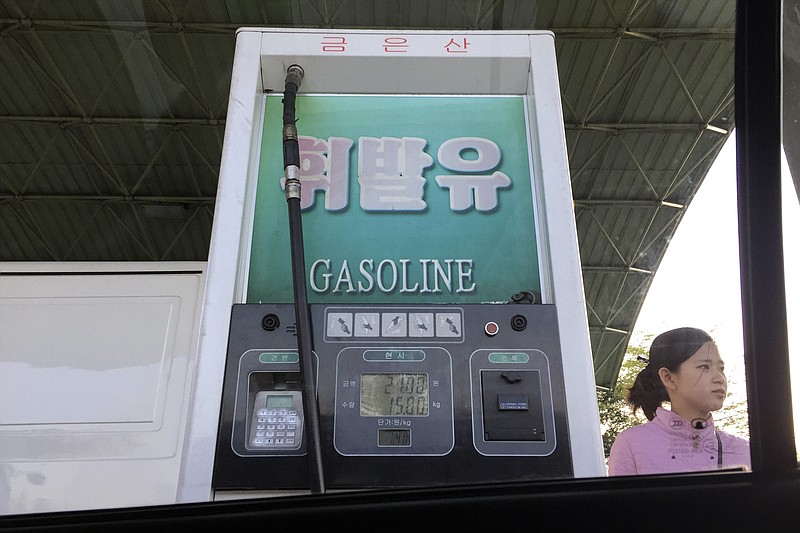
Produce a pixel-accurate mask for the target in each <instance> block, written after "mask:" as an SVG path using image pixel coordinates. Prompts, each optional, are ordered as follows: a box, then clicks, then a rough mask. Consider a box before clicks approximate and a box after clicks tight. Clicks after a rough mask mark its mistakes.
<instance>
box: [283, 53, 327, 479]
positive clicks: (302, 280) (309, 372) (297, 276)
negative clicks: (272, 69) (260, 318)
mask: <svg viewBox="0 0 800 533" xmlns="http://www.w3.org/2000/svg"><path fill="white" fill-rule="evenodd" d="M303 75H304V72H303V68H302V67H300V66H299V65H292V66H290V67H289V68H288V69H287V71H286V87H285V90H284V93H283V167H284V172H285V174H286V176H285V177H286V182H285V189H286V203H287V205H288V208H289V240H290V242H291V249H292V281H293V286H294V309H295V320H296V322H297V351H298V354H299V360H300V386H301V389H302V391H303V411H304V412H305V427H306V435H307V440H306V442H307V448H308V461H309V464H308V467H309V473H310V477H311V492H312V493H314V494H322V493H324V492H325V476H324V473H323V468H322V450H321V445H320V430H319V405H318V403H317V390H316V379H315V376H316V368H315V363H316V361H315V359H314V339H313V337H312V332H311V313H310V309H309V306H308V294H307V289H306V260H305V253H304V250H303V223H302V217H301V215H300V146H299V144H298V139H297V126H296V124H295V122H296V119H295V101H296V98H297V90H298V89H299V88H300V83H301V82H302V81H303Z"/></svg>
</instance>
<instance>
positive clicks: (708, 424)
mask: <svg viewBox="0 0 800 533" xmlns="http://www.w3.org/2000/svg"><path fill="white" fill-rule="evenodd" d="M653 422H654V423H656V424H658V425H659V426H660V427H661V428H663V429H664V431H666V432H667V433H671V434H673V435H680V436H685V437H692V436H695V435H699V436H701V437H705V436H706V435H709V434H712V435H713V434H714V419H713V417H710V418H709V419H708V420H706V421H705V427H704V428H701V429H697V428H695V427H693V426H692V423H691V422H689V421H688V420H684V419H683V418H681V417H680V416H678V415H676V414H675V413H673V412H672V411H669V410H667V409H664V408H663V407H659V408H658V409H656V417H655V418H654V419H653Z"/></svg>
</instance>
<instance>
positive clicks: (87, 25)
mask: <svg viewBox="0 0 800 533" xmlns="http://www.w3.org/2000/svg"><path fill="white" fill-rule="evenodd" d="M482 18H483V19H485V18H486V17H482ZM480 22H481V21H479V23H480ZM264 23H265V22H264V21H260V20H252V21H242V22H181V21H142V20H67V19H35V18H34V19H32V18H24V17H21V18H11V17H4V18H0V24H4V25H7V26H9V28H7V29H6V31H8V32H15V31H16V32H20V31H30V30H31V29H32V28H35V29H36V30H37V31H87V30H91V31H100V32H112V31H131V32H141V31H149V32H159V33H163V32H169V33H177V32H180V31H183V32H186V33H220V34H226V35H229V34H231V33H233V32H235V31H236V30H237V29H239V28H240V27H242V26H243V25H244V26H246V25H248V24H264ZM320 23H324V21H322V20H321V21H320ZM330 24H331V25H333V22H331V23H330ZM311 26H313V24H293V27H296V28H301V27H311ZM458 28H461V26H457V27H452V28H450V29H458ZM332 29H335V28H332ZM442 29H448V28H447V27H446V26H442ZM547 29H548V30H550V31H552V32H553V33H555V34H556V36H557V37H559V38H562V39H563V38H568V39H582V40H586V39H590V40H594V39H618V38H619V37H620V36H625V37H630V38H632V39H640V38H642V36H646V37H648V38H651V37H652V38H655V39H658V40H667V39H668V40H705V41H707V40H729V41H733V40H734V38H735V36H736V34H735V31H734V30H733V28H681V27H671V28H660V27H647V26H642V27H638V26H631V27H627V28H619V27H616V26H615V27H611V26H608V27H600V28H581V27H576V28H571V27H566V28H559V27H555V28H553V27H550V28H547Z"/></svg>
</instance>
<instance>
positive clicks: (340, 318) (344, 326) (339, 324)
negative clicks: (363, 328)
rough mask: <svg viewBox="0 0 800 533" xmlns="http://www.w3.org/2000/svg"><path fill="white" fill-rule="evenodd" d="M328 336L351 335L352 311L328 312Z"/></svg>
mask: <svg viewBox="0 0 800 533" xmlns="http://www.w3.org/2000/svg"><path fill="white" fill-rule="evenodd" d="M327 326H328V333H327V334H328V337H352V336H353V313H329V314H328V324H327Z"/></svg>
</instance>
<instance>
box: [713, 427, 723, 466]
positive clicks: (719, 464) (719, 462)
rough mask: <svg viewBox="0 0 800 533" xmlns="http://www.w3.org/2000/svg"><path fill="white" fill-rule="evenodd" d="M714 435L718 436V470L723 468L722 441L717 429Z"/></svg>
mask: <svg viewBox="0 0 800 533" xmlns="http://www.w3.org/2000/svg"><path fill="white" fill-rule="evenodd" d="M714 435H716V436H717V468H720V467H722V439H721V438H720V437H719V431H717V430H716V429H715V430H714Z"/></svg>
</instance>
